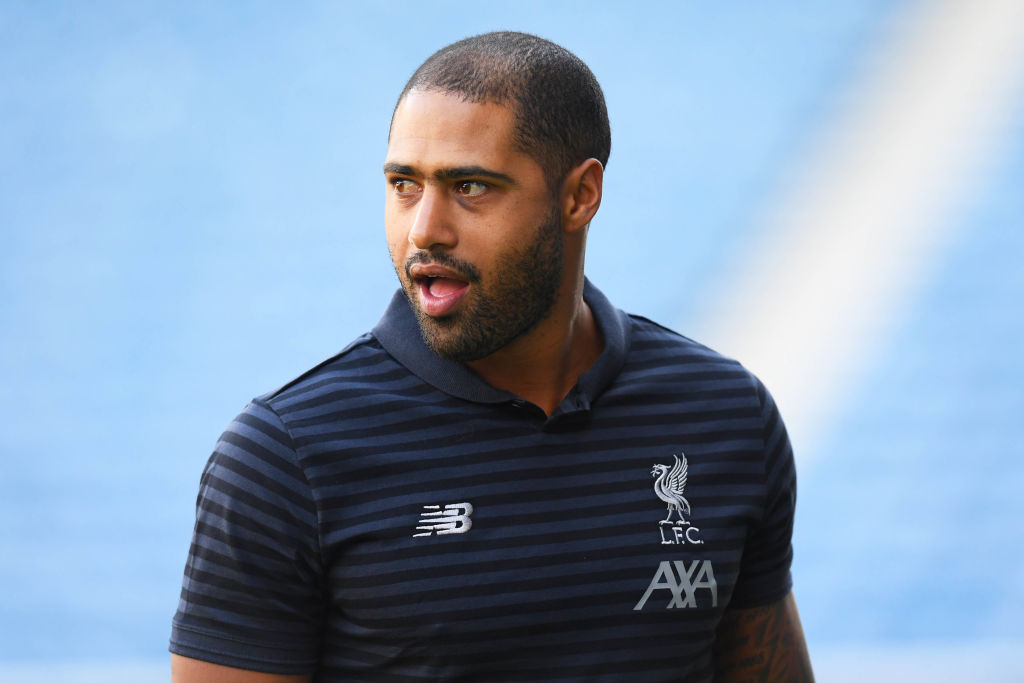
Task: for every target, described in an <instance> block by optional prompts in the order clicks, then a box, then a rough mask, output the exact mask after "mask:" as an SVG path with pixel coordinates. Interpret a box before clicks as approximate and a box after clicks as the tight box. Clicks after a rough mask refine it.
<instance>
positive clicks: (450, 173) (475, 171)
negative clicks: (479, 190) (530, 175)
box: [384, 162, 519, 185]
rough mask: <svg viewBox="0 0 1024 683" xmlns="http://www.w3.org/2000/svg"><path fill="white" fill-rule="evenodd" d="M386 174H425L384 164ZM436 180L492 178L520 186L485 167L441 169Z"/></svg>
mask: <svg viewBox="0 0 1024 683" xmlns="http://www.w3.org/2000/svg"><path fill="white" fill-rule="evenodd" d="M384 172H385V173H394V174H396V175H407V176H412V177H414V178H415V177H417V176H422V175H423V174H422V173H420V172H419V171H417V170H416V169H415V168H413V167H412V166H407V165H405V164H396V163H391V162H388V163H386V164H384ZM434 178H436V179H437V180H460V179H462V178H490V179H491V180H498V181H501V182H503V183H505V184H506V185H518V184H519V183H517V182H516V181H515V180H513V179H512V177H511V176H507V175H505V174H504V173H499V172H498V171H491V170H489V169H486V168H484V167H483V166H455V167H453V168H441V169H438V170H436V171H434Z"/></svg>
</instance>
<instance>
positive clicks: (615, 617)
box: [170, 282, 796, 681]
mask: <svg viewBox="0 0 1024 683" xmlns="http://www.w3.org/2000/svg"><path fill="white" fill-rule="evenodd" d="M584 296H585V298H586V300H587V302H588V304H589V305H590V307H591V309H592V310H593V312H594V315H595V318H596V320H597V323H598V326H599V328H600V330H601V333H602V335H603V338H604V342H605V349H604V351H603V353H602V355H601V356H600V357H599V358H598V360H597V361H596V362H595V364H594V365H593V366H592V367H591V368H590V370H589V371H588V372H586V373H585V374H584V375H582V376H581V377H580V378H579V381H578V383H577V385H576V386H575V387H574V388H573V390H572V391H571V392H570V393H569V394H568V396H566V398H565V399H564V400H563V401H562V403H561V405H560V406H559V407H558V408H557V410H556V411H555V412H554V413H552V414H551V415H550V416H547V415H545V413H544V412H543V411H542V410H541V409H540V408H538V407H537V406H535V405H533V404H531V403H528V402H526V401H524V400H522V399H520V398H519V397H517V396H515V395H514V394H511V393H509V392H506V391H503V390H500V389H496V388H494V387H492V386H490V385H488V384H487V383H486V382H484V381H483V380H482V379H480V378H479V377H478V376H477V375H475V374H474V373H473V372H471V371H470V370H469V369H468V368H467V367H466V366H464V365H462V364H459V363H455V362H452V361H448V360H445V359H442V358H439V357H438V356H436V355H435V354H433V353H432V352H431V351H430V350H429V349H428V348H427V347H426V346H425V345H424V343H423V341H422V340H421V337H420V334H419V329H418V326H417V322H416V319H415V316H414V315H413V313H412V311H411V309H410V307H409V305H408V302H407V301H406V300H405V297H404V295H402V294H401V293H400V292H399V293H396V295H395V298H394V299H393V300H392V303H391V305H390V306H389V308H388V310H387V312H386V313H385V315H384V317H383V318H382V320H381V322H380V323H379V324H378V325H377V327H375V328H374V330H373V331H372V332H371V333H369V334H366V335H364V336H362V337H360V338H359V339H357V340H356V341H355V342H353V343H352V344H351V345H350V346H348V347H347V348H346V349H345V350H344V351H342V352H341V353H340V354H338V355H337V356H335V357H333V358H331V359H329V360H327V361H326V362H324V363H322V364H321V365H319V366H317V367H316V368H314V369H312V370H311V371H309V372H307V373H306V374H304V375H302V376H301V377H299V378H298V379H296V380H294V381H293V382H291V383H290V384H288V385H286V386H285V387H283V388H281V389H279V390H277V391H275V392H273V393H271V394H267V395H265V396H262V397H260V398H258V399H255V400H254V401H253V402H252V403H251V404H250V405H249V406H248V407H247V408H246V409H245V410H244V411H243V412H242V414H241V415H239V416H238V418H237V419H236V420H235V421H234V422H233V423H232V424H231V425H230V426H229V427H228V429H227V431H225V432H224V434H223V436H222V437H221V439H220V441H219V442H218V443H217V446H216V448H215V450H214V452H213V455H212V456H211V457H210V460H209V462H208V464H207V466H206V469H205V471H204V473H203V478H202V481H201V485H200V492H199V499H198V503H197V519H196V526H195V532H194V536H193V541H192V545H191V548H190V552H189V557H188V563H187V566H186V569H185V577H184V582H183V587H182V593H181V601H180V604H179V607H178V611H177V614H176V615H175V617H174V621H173V627H172V634H171V647H170V649H171V651H172V652H175V653H178V654H181V655H184V656H187V657H193V658H196V659H202V660H206V661H211V662H216V663H220V664H225V665H228V666H235V667H240V668H246V669H254V670H260V671H267V672H275V673H302V672H315V676H314V679H315V680H317V681H341V680H344V681H441V680H480V681H497V680H519V681H525V680H530V681H534V680H537V681H540V680H543V681H584V680H585V681H612V680H629V681H709V680H711V678H712V668H711V645H712V641H713V637H714V628H715V626H716V624H717V623H718V622H719V620H720V618H721V616H722V614H723V612H724V611H725V610H726V609H727V608H729V607H753V606H758V605H762V604H767V603H770V602H774V601H776V600H779V599H781V598H782V597H784V596H785V595H786V593H787V592H788V591H789V589H790V585H791V580H790V571H789V570H790V562H791V559H792V549H791V544H790V539H791V535H792V524H793V510H794V504H795V497H796V481H795V472H794V467H793V457H792V451H791V448H790V445H789V440H788V438H787V436H786V431H785V428H784V426H783V424H782V421H781V419H780V417H779V414H778V412H777V410H776V408H775V405H774V403H773V402H772V399H771V397H770V396H769V394H768V393H767V392H766V390H765V389H764V387H763V386H762V385H761V383H760V382H759V381H758V380H757V379H756V378H755V377H753V376H752V375H751V374H750V373H749V372H747V371H746V370H745V369H744V368H743V367H742V366H740V365H739V364H738V363H736V362H735V361H732V360H729V359H726V358H723V357H722V356H720V355H718V354H716V353H715V352H713V351H711V350H709V349H707V348H706V347H704V346H701V345H699V344H697V343H695V342H693V341H691V340H689V339H687V338H685V337H682V336H680V335H678V334H676V333H674V332H672V331H670V330H667V329H665V328H663V327H660V326H658V325H656V324H655V323H652V322H650V321H648V320H646V319H644V318H641V317H637V316H629V315H626V314H625V313H622V312H621V311H619V310H617V309H615V308H614V307H612V305H611V304H610V303H609V302H608V301H607V299H605V297H604V296H603V295H602V294H601V293H600V292H599V291H598V290H597V289H596V288H594V287H593V286H592V285H591V284H590V283H589V282H588V283H587V285H586V288H585V292H584Z"/></svg>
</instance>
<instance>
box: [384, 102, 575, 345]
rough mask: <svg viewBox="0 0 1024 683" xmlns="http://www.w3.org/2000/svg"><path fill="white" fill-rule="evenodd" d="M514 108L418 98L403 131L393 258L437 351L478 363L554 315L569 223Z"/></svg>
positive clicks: (397, 121)
mask: <svg viewBox="0 0 1024 683" xmlns="http://www.w3.org/2000/svg"><path fill="white" fill-rule="evenodd" d="M514 123H515V122H514V118H513V115H512V113H511V112H510V111H509V110H508V109H506V108H505V107H502V106H499V105H496V104H474V103H469V102H465V101H463V100H462V99H460V98H459V97H458V96H455V95H449V94H442V93H437V92H419V91H412V92H410V93H409V94H408V95H406V97H405V98H404V99H403V100H402V102H401V103H400V104H399V106H398V109H397V111H396V112H395V117H394V120H393V121H392V124H391V137H390V139H389V141H388V154H387V160H386V161H385V164H384V175H385V177H386V179H387V199H386V201H385V210H384V224H385V229H386V232H387V239H388V248H389V249H390V250H391V259H392V261H393V262H394V265H395V271H396V272H397V273H398V279H399V280H400V281H401V283H402V287H403V289H404V290H405V293H406V296H408V298H409V302H410V303H411V304H412V307H413V310H414V311H415V312H416V316H417V318H418V319H419V324H420V329H421V331H422V333H423V338H424V340H425V341H426V342H427V344H428V345H429V346H430V347H431V348H432V349H433V350H434V352H435V353H437V354H438V355H441V356H444V357H446V358H451V359H454V360H459V361H472V360H478V359H480V358H484V357H486V356H489V355H491V354H492V353H494V352H495V351H498V350H499V349H501V348H503V347H504V346H506V345H507V344H508V343H509V342H511V341H513V340H514V339H516V338H517V337H519V336H520V335H522V334H524V333H525V332H528V331H530V330H531V329H532V328H533V327H534V326H535V325H536V324H537V323H538V322H540V321H541V320H543V319H544V317H545V316H546V315H547V314H548V313H549V312H550V310H551V306H552V304H553V303H554V301H555V298H556V297H557V295H558V291H559V287H560V285H561V281H562V274H563V242H562V234H561V233H562V231H561V214H560V212H559V207H558V205H557V203H556V202H555V201H554V199H553V198H552V196H551V193H550V190H549V188H548V185H547V184H546V182H545V177H544V172H543V169H541V167H540V166H539V165H538V164H537V162H535V161H534V160H533V159H531V158H530V157H528V156H527V155H526V154H524V153H523V152H520V151H519V150H517V149H516V148H515V146H514V145H513V137H512V135H513V129H514V128H513V126H514Z"/></svg>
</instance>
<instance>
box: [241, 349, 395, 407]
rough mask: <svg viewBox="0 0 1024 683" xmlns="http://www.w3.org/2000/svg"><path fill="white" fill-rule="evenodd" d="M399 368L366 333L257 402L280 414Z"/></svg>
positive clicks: (380, 377) (258, 397)
mask: <svg viewBox="0 0 1024 683" xmlns="http://www.w3.org/2000/svg"><path fill="white" fill-rule="evenodd" d="M398 367H400V366H398V364H397V363H396V362H395V361H394V359H393V358H392V357H391V356H390V355H389V354H388V352H387V351H385V350H384V348H383V347H382V346H381V345H380V342H378V341H377V339H376V338H375V337H374V335H373V334H372V333H369V332H367V333H366V334H363V335H361V336H360V337H358V338H356V339H355V340H354V341H353V342H352V343H351V344H349V345H348V346H346V347H345V348H344V349H342V350H341V351H339V352H338V353H336V354H334V355H333V356H331V357H329V358H327V359H325V360H323V361H321V362H320V363H318V364H316V365H315V366H313V367H312V368H310V369H309V370H306V371H305V372H303V373H302V374H300V375H298V376H297V377H295V378H294V379H291V380H289V381H288V382H286V383H285V384H283V385H281V386H280V387H278V388H276V389H274V390H273V391H269V392H267V393H265V394H263V395H261V396H257V397H256V398H255V399H254V403H257V404H263V405H265V406H267V407H268V408H269V409H270V410H273V411H274V412H276V413H278V414H282V413H287V412H290V411H291V409H292V408H294V406H295V405H296V404H301V403H303V402H308V401H317V400H318V399H319V398H322V397H323V396H329V395H331V394H332V393H334V392H337V391H339V390H344V389H345V388H346V387H359V386H364V385H366V384H373V383H374V382H376V381H379V380H381V379H382V378H383V376H385V375H386V373H388V372H394V371H395V369H396V368H398Z"/></svg>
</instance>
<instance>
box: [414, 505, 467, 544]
mask: <svg viewBox="0 0 1024 683" xmlns="http://www.w3.org/2000/svg"><path fill="white" fill-rule="evenodd" d="M472 514H473V505H472V504H470V503H449V504H448V505H445V506H444V509H443V510H442V509H441V506H440V505H424V506H423V512H421V513H420V521H419V522H418V523H417V526H416V531H418V532H419V533H416V534H413V536H414V537H415V536H430V535H432V534H435V533H436V534H437V535H438V536H444V535H446V534H464V533H466V532H467V531H469V530H470V529H472V528H473V520H472V519H470V518H469V516H470V515H472Z"/></svg>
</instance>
